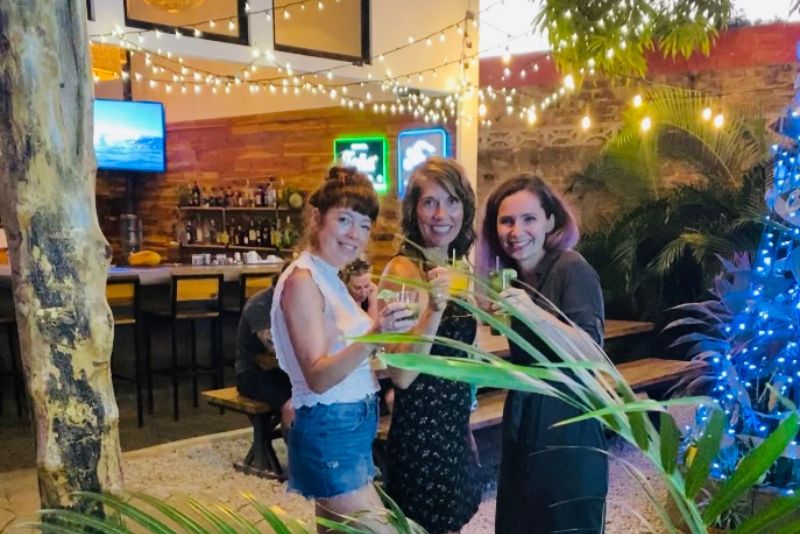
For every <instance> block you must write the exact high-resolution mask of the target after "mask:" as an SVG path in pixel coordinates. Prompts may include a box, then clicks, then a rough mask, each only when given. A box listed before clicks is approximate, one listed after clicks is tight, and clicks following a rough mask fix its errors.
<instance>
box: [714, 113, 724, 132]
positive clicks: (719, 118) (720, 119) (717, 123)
mask: <svg viewBox="0 0 800 534" xmlns="http://www.w3.org/2000/svg"><path fill="white" fill-rule="evenodd" d="M724 124H725V116H724V115H723V114H722V113H718V114H717V115H716V116H715V117H714V128H716V129H717V130H719V129H720V128H722V126H723V125H724Z"/></svg>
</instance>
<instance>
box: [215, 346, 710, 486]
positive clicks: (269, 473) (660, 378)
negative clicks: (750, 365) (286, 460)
mask: <svg viewBox="0 0 800 534" xmlns="http://www.w3.org/2000/svg"><path fill="white" fill-rule="evenodd" d="M705 367H706V366H705V364H704V363H703V362H686V361H681V360H664V359H660V358H644V359H641V360H636V361H632V362H626V363H622V364H620V365H618V366H617V369H619V371H620V373H621V374H622V376H623V378H625V380H626V381H627V382H628V384H630V386H631V389H633V391H634V392H636V393H647V392H648V391H651V390H653V389H656V388H664V387H668V386H670V385H673V384H675V383H676V382H677V381H678V380H679V379H681V378H683V377H687V376H693V375H695V376H696V375H699V374H700V373H702V372H703V371H704V370H705ZM506 394H507V391H505V390H494V391H490V392H487V393H481V394H480V395H479V396H478V408H477V409H476V410H475V411H473V412H472V414H470V418H469V427H470V429H472V430H473V431H474V430H479V429H481V428H487V427H491V426H495V425H498V424H500V422H501V421H502V420H503V404H504V403H505V400H506ZM202 395H203V397H205V398H206V400H208V403H209V404H211V405H212V406H216V407H219V408H222V409H224V410H231V411H234V412H239V413H243V414H245V415H247V416H248V417H249V418H250V422H251V423H252V425H253V445H252V446H251V447H250V451H249V452H248V453H247V456H246V457H245V460H244V461H243V462H237V463H234V468H235V469H236V470H238V471H241V472H243V473H248V474H253V475H257V476H261V477H266V478H276V479H279V480H284V479H285V476H284V473H283V469H282V468H281V465H280V463H279V462H278V457H277V456H276V455H275V449H273V447H272V440H273V439H276V438H279V437H281V433H280V431H279V430H278V425H279V424H280V412H274V411H273V410H272V408H271V407H270V406H269V404H267V403H266V402H259V401H255V400H253V399H249V398H247V397H243V396H242V395H239V393H238V392H237V391H236V388H235V387H229V388H225V389H215V390H212V391H204V392H202ZM390 425H391V415H384V416H383V417H381V420H380V423H379V425H378V436H377V439H378V440H379V441H385V440H386V438H387V437H388V436H389V426H390Z"/></svg>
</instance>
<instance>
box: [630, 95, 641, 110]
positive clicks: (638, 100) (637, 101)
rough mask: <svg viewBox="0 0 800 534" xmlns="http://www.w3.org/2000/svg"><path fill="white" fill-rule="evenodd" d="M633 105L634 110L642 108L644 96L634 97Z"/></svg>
mask: <svg viewBox="0 0 800 534" xmlns="http://www.w3.org/2000/svg"><path fill="white" fill-rule="evenodd" d="M632 104H633V107H634V108H638V107H641V105H642V95H640V94H638V93H637V94H636V95H634V97H633V101H632Z"/></svg>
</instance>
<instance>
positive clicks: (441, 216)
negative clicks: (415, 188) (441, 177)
mask: <svg viewBox="0 0 800 534" xmlns="http://www.w3.org/2000/svg"><path fill="white" fill-rule="evenodd" d="M416 214H417V225H418V226H419V232H420V235H421V236H422V243H420V244H421V245H422V246H423V247H426V248H430V247H436V248H442V249H444V250H445V252H447V247H448V246H450V243H452V242H453V241H454V240H455V238H456V237H458V234H459V232H460V231H461V225H462V224H463V222H464V204H463V203H462V202H461V199H460V198H458V197H457V196H456V195H455V194H454V193H451V192H450V191H448V190H447V189H445V188H444V187H442V186H441V185H439V184H438V183H437V182H435V181H433V180H430V179H426V180H424V181H423V182H422V184H421V187H420V195H419V200H418V201H417V210H416Z"/></svg>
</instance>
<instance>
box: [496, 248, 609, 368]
mask: <svg viewBox="0 0 800 534" xmlns="http://www.w3.org/2000/svg"><path fill="white" fill-rule="evenodd" d="M523 282H525V283H526V284H529V285H530V286H532V287H534V288H535V289H536V290H537V291H539V292H540V293H541V294H542V295H543V296H544V297H545V298H547V299H548V300H550V301H551V302H552V303H553V304H555V305H556V306H557V307H558V308H559V309H560V310H561V311H562V312H563V313H564V315H566V316H567V317H569V319H570V320H571V321H573V322H574V323H575V324H576V325H578V326H579V327H580V328H581V329H583V330H585V331H586V332H587V333H588V334H589V335H590V336H592V338H593V339H594V340H595V341H596V342H597V343H598V344H599V345H601V346H602V344H603V330H604V323H605V315H604V311H603V292H602V289H601V288H600V277H599V276H598V275H597V272H596V271H595V270H594V268H592V266H591V265H589V263H588V262H587V261H586V260H585V259H584V258H583V256H581V255H580V254H579V253H578V252H575V251H574V250H563V251H562V250H551V251H549V252H547V253H546V254H545V256H544V257H543V258H542V259H541V261H539V264H538V265H537V266H536V270H535V272H534V279H533V280H530V279H525V280H523ZM533 300H534V302H537V303H538V304H541V299H539V298H538V297H537V296H535V295H534V296H533ZM543 307H545V309H547V307H546V306H543ZM513 326H514V328H515V329H516V330H517V331H518V332H520V333H522V334H523V335H525V337H526V339H528V338H530V339H529V341H531V342H532V344H533V345H534V346H535V347H536V348H538V349H540V350H541V351H542V352H543V353H544V354H545V355H546V354H548V353H550V350H549V349H548V348H547V347H546V345H545V344H544V343H543V342H542V341H541V340H539V339H538V338H536V336H534V335H533V333H532V332H530V331H528V329H527V328H525V327H524V325H522V324H521V323H519V322H517V321H515V322H514V323H513ZM511 359H512V361H513V362H514V363H519V364H523V365H529V364H530V363H532V360H531V358H530V357H529V356H528V355H527V354H525V352H524V351H522V350H520V349H519V347H517V346H516V345H514V344H513V343H512V344H511Z"/></svg>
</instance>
